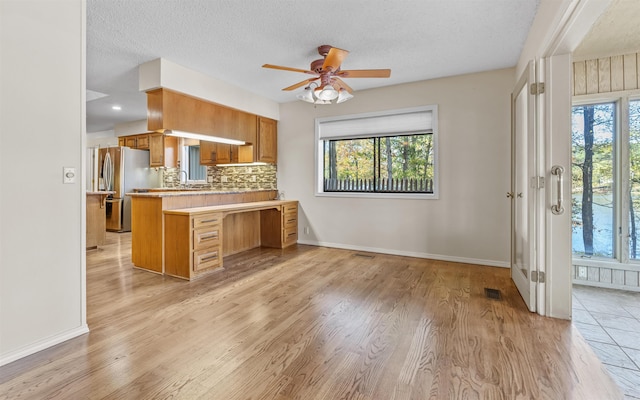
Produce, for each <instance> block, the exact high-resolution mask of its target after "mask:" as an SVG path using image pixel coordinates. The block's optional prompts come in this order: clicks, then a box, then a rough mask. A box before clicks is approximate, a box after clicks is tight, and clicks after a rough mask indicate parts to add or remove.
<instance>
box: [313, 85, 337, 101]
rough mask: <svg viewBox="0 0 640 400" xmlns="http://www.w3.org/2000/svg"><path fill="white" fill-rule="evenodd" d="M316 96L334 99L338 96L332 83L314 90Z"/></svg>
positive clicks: (321, 98) (322, 98)
mask: <svg viewBox="0 0 640 400" xmlns="http://www.w3.org/2000/svg"><path fill="white" fill-rule="evenodd" d="M316 96H317V97H318V98H319V99H320V100H329V101H331V100H335V99H336V98H337V97H338V91H337V90H336V89H335V88H334V87H333V86H332V85H325V86H324V87H323V88H322V90H320V91H316Z"/></svg>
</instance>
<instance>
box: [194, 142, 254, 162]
mask: <svg viewBox="0 0 640 400" xmlns="http://www.w3.org/2000/svg"><path fill="white" fill-rule="evenodd" d="M247 147H249V148H252V147H251V146H235V145H230V144H225V143H214V142H205V141H200V164H202V165H217V164H230V163H237V162H253V151H252V150H248V151H247V149H246V148H247Z"/></svg>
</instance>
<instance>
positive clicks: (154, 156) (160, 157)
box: [149, 133, 165, 167]
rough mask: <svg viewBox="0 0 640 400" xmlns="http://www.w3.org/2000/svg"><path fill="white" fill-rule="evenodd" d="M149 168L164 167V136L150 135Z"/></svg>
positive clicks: (159, 134)
mask: <svg viewBox="0 0 640 400" xmlns="http://www.w3.org/2000/svg"><path fill="white" fill-rule="evenodd" d="M149 166H150V167H164V166H165V165H164V135H163V134H162V133H153V134H151V135H149Z"/></svg>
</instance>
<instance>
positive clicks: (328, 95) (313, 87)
mask: <svg viewBox="0 0 640 400" xmlns="http://www.w3.org/2000/svg"><path fill="white" fill-rule="evenodd" d="M318 53H319V54H320V55H321V56H322V58H321V59H318V60H315V61H312V62H311V66H310V68H309V69H308V70H306V69H299V68H291V67H282V66H279V65H271V64H264V65H263V66H262V67H263V68H272V69H279V70H284V71H293V72H302V73H304V74H310V75H314V77H313V78H309V79H305V80H304V81H302V82H298V83H296V84H295V85H291V86H289V87H286V88H284V89H282V90H294V89H297V88H299V87H301V86H304V85H307V87H305V93H304V94H301V95H298V98H299V99H300V100H304V101H307V102H309V103H314V104H331V101H332V100H335V99H338V100H337V101H336V102H337V103H341V102H343V101H346V100H349V99H350V98H353V89H352V88H351V87H350V86H349V85H347V84H346V83H345V82H344V81H343V80H342V79H341V78H388V77H389V76H391V70H390V69H353V70H343V69H340V66H341V65H342V61H343V60H344V59H345V58H346V57H347V55H348V54H349V52H348V51H347V50H342V49H339V48H337V47H333V46H330V45H326V44H325V45H322V46H319V47H318ZM317 80H320V84H318V83H317V82H315V81H317Z"/></svg>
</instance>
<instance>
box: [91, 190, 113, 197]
mask: <svg viewBox="0 0 640 400" xmlns="http://www.w3.org/2000/svg"><path fill="white" fill-rule="evenodd" d="M114 193H115V192H113V191H107V190H98V191H97V192H92V191H87V195H92V196H93V195H95V196H108V195H110V194H114Z"/></svg>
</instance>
